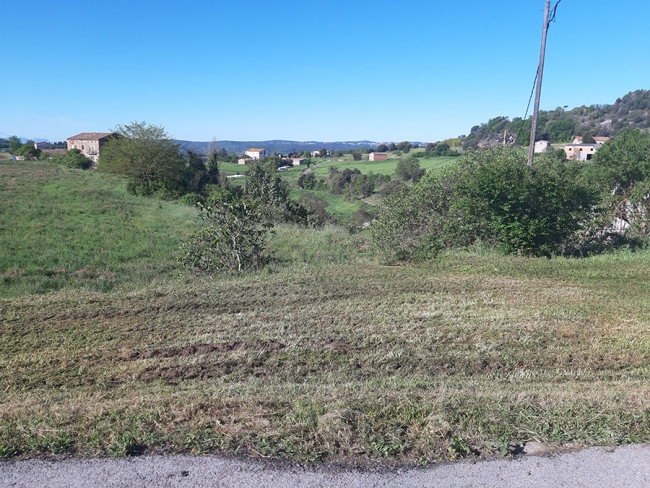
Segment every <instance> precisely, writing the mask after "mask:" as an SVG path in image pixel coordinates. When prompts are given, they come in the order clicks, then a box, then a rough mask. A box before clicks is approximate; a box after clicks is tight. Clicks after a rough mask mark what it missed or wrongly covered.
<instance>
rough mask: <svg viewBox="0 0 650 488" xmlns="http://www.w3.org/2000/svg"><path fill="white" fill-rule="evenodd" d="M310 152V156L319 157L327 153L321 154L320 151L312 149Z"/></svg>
mask: <svg viewBox="0 0 650 488" xmlns="http://www.w3.org/2000/svg"><path fill="white" fill-rule="evenodd" d="M310 154H311V157H312V158H320V157H321V156H327V154H324V155H322V154H321V153H320V151H312V152H311V153H310Z"/></svg>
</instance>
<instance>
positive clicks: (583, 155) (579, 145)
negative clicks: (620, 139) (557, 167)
mask: <svg viewBox="0 0 650 488" xmlns="http://www.w3.org/2000/svg"><path fill="white" fill-rule="evenodd" d="M608 140H609V137H594V143H593V144H584V138H583V137H582V136H576V137H575V138H574V139H573V144H567V145H566V146H564V148H563V149H564V152H565V153H566V158H567V159H568V160H569V161H589V160H591V158H593V157H594V154H596V151H598V149H600V148H601V146H602V145H603V144H604V143H605V142H607V141H608Z"/></svg>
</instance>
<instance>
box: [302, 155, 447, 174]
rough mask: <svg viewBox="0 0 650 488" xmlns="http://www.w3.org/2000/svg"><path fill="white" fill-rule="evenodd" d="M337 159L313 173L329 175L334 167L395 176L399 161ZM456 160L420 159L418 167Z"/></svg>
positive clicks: (319, 167) (432, 166) (322, 165)
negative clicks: (330, 169)
mask: <svg viewBox="0 0 650 488" xmlns="http://www.w3.org/2000/svg"><path fill="white" fill-rule="evenodd" d="M337 159H338V158H332V160H328V161H326V162H324V163H322V164H320V165H319V166H318V167H317V168H316V169H314V172H315V173H316V174H317V175H327V174H329V168H330V167H331V166H336V167H338V169H339V170H340V171H343V170H344V169H346V168H350V169H355V168H356V169H358V170H359V171H361V172H362V173H363V174H367V173H368V172H370V171H372V172H373V173H375V174H376V173H381V174H383V175H393V174H395V168H396V167H397V163H398V162H399V159H388V160H386V161H343V162H340V161H338V160H337ZM454 159H456V158H449V157H440V158H431V159H425V158H422V159H420V167H421V168H424V169H427V170H429V169H432V168H438V167H441V166H444V165H445V164H449V162H450V161H453V160H454Z"/></svg>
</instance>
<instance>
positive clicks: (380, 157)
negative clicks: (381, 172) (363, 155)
mask: <svg viewBox="0 0 650 488" xmlns="http://www.w3.org/2000/svg"><path fill="white" fill-rule="evenodd" d="M387 159H388V153H385V152H371V153H370V154H369V155H368V161H386V160H387Z"/></svg>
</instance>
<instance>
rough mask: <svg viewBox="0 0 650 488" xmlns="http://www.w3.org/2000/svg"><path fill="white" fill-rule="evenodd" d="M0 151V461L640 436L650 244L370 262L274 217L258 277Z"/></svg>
mask: <svg viewBox="0 0 650 488" xmlns="http://www.w3.org/2000/svg"><path fill="white" fill-rule="evenodd" d="M124 186H125V185H124V182H123V181H122V180H119V179H116V178H112V177H107V176H106V175H102V174H97V173H94V172H90V171H89V172H81V171H73V170H68V169H65V168H61V167H57V166H54V165H51V164H49V163H25V162H19V163H11V162H6V163H5V162H3V163H1V164H0V227H1V232H0V239H1V242H0V249H1V250H2V252H1V254H0V256H1V258H0V276H1V277H2V279H1V281H0V297H4V298H0V371H3V372H5V374H2V375H0V391H1V392H2V395H1V396H0V458H12V457H16V456H26V457H29V456H42V455H44V454H45V455H51V454H72V455H76V456H125V455H136V454H141V453H175V452H188V453H229V454H237V455H245V456H251V457H265V458H289V459H293V460H299V461H304V462H309V461H336V462H339V461H340V462H349V463H354V464H358V463H363V462H384V463H390V464H400V465H404V464H413V463H415V464H426V463H429V462H432V461H441V460H452V459H458V458H462V457H469V458H490V457H496V456H502V455H508V454H509V453H511V452H513V451H514V450H515V449H516V446H518V445H521V444H522V443H524V442H527V441H532V440H535V441H541V442H545V443H547V444H548V445H549V446H551V448H552V449H555V450H562V449H575V448H576V447H580V446H590V445H611V446H615V445H618V444H625V443H633V442H634V443H637V442H641V443H647V442H650V386H649V385H650V339H649V338H650V321H649V317H650V253H649V252H647V251H645V252H639V253H632V252H621V253H617V254H608V255H603V256H598V257H593V258H588V259H564V258H554V259H545V258H539V259H537V258H523V257H503V256H499V255H497V254H495V253H493V252H491V251H489V250H485V249H481V248H477V249H474V250H470V251H467V252H457V253H447V254H442V255H441V256H440V257H439V258H438V259H437V260H436V261H432V262H428V263H422V264H412V263H402V265H400V266H381V265H379V264H378V262H377V260H376V258H375V257H374V256H373V253H372V247H371V242H370V241H369V240H368V239H367V238H366V237H364V236H362V235H359V234H355V235H350V234H348V232H347V231H345V229H343V228H341V227H336V226H329V227H326V228H324V229H322V230H314V229H305V228H299V227H296V226H290V225H283V226H279V227H278V229H277V230H278V234H277V235H276V236H275V237H274V238H273V240H272V241H271V243H272V250H273V251H274V252H275V254H276V261H275V262H274V263H273V265H272V266H269V267H267V268H265V269H264V270H263V271H261V272H260V273H257V274H251V275H244V276H225V275H223V276H222V275H213V276H205V275H194V274H192V273H190V272H188V271H185V270H183V269H182V268H180V267H179V265H178V263H177V262H176V261H175V259H174V255H175V252H176V249H177V245H178V242H179V240H180V238H181V237H182V236H183V235H184V234H186V233H188V232H190V231H192V230H194V229H196V228H197V225H198V224H197V222H196V218H195V213H194V210H193V209H192V208H190V207H187V206H183V205H180V204H177V203H172V202H161V201H158V200H154V199H142V198H137V197H134V196H131V195H128V194H127V193H126V192H125V191H124Z"/></svg>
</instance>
